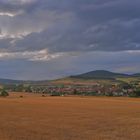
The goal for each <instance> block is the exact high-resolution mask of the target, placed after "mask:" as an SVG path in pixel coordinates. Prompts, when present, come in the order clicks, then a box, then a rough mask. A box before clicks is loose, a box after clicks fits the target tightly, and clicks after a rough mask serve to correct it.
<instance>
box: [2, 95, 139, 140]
mask: <svg viewBox="0 0 140 140" xmlns="http://www.w3.org/2000/svg"><path fill="white" fill-rule="evenodd" d="M20 96H23V97H22V98H20ZM0 140H140V99H138V98H137V99H135V98H127V97H126V98H124V97H123V98H121V97H118V98H111V97H41V95H32V94H21V93H20V94H11V95H10V97H8V98H0Z"/></svg>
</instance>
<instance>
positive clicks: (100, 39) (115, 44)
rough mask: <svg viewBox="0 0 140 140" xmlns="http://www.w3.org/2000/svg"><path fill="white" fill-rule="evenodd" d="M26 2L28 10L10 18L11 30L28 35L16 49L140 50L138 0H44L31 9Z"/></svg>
mask: <svg viewBox="0 0 140 140" xmlns="http://www.w3.org/2000/svg"><path fill="white" fill-rule="evenodd" d="M24 5H26V7H25V8H24V11H26V12H25V13H23V14H22V15H18V16H16V17H14V18H13V19H12V21H9V24H10V23H11V25H12V27H13V28H12V27H11V26H10V27H11V28H10V27H8V28H9V30H8V31H9V32H12V33H13V34H14V33H15V34H18V32H20V34H22V32H25V35H26V34H27V36H24V37H23V38H22V39H20V40H18V41H16V42H15V44H14V47H13V48H15V50H16V49H17V50H40V49H44V48H47V49H48V50H50V51H51V52H67V51H121V50H139V49H140V41H139V36H140V30H139V29H140V14H139V13H140V1H138V0H134V1H130V0H123V1H122V0H118V1H115V0H102V1H97V0H92V1H91V0H71V1H69V0H60V1H58V0H41V1H34V3H32V5H31V3H30V8H27V7H29V6H27V5H28V3H25V4H24ZM16 6H18V5H16ZM18 8H19V9H20V8H21V6H19V7H18ZM22 8H23V7H22ZM22 8H21V9H22ZM15 25H16V26H15ZM15 28H16V29H15ZM13 30H14V31H13Z"/></svg>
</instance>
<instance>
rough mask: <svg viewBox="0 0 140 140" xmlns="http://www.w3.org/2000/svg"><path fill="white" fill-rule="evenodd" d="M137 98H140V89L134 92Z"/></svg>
mask: <svg viewBox="0 0 140 140" xmlns="http://www.w3.org/2000/svg"><path fill="white" fill-rule="evenodd" d="M134 94H135V96H136V97H140V89H137V90H136V91H135V92H134Z"/></svg>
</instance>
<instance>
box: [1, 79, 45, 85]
mask: <svg viewBox="0 0 140 140" xmlns="http://www.w3.org/2000/svg"><path fill="white" fill-rule="evenodd" d="M46 83H48V80H42V81H25V80H12V79H2V78H0V84H1V85H2V84H37V85H40V84H41V85H43V84H46Z"/></svg>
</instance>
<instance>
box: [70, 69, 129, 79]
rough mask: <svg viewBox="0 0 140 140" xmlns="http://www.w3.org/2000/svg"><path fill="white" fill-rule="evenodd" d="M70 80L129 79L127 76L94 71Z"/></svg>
mask: <svg viewBox="0 0 140 140" xmlns="http://www.w3.org/2000/svg"><path fill="white" fill-rule="evenodd" d="M70 77H71V78H80V79H115V78H118V77H131V75H128V74H122V73H114V72H110V71H106V70H96V71H91V72H87V73H84V74H80V75H75V76H70Z"/></svg>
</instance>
